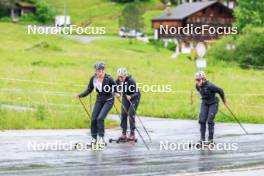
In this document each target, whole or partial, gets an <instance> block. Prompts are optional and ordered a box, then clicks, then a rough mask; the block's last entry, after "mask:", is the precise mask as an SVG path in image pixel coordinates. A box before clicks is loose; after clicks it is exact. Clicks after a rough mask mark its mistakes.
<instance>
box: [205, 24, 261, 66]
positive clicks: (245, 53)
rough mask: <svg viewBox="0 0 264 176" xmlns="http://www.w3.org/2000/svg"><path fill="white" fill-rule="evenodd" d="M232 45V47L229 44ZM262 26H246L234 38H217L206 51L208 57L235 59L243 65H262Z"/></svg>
mask: <svg viewBox="0 0 264 176" xmlns="http://www.w3.org/2000/svg"><path fill="white" fill-rule="evenodd" d="M232 45H233V46H234V48H232V47H230V46H232ZM263 51H264V28H253V27H251V26H248V27H246V28H245V29H244V30H243V32H242V34H240V35H239V36H237V38H236V39H234V38H233V37H231V36H227V37H223V38H222V39H220V40H218V42H217V43H216V44H214V45H213V46H212V47H211V48H210V49H209V51H208V57H209V58H212V59H215V60H222V61H227V62H232V61H235V62H237V63H239V64H240V65H241V66H243V67H251V66H263V65H264V53H263Z"/></svg>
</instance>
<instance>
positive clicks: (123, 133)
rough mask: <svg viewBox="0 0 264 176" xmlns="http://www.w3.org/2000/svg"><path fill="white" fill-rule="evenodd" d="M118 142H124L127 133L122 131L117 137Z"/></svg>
mask: <svg viewBox="0 0 264 176" xmlns="http://www.w3.org/2000/svg"><path fill="white" fill-rule="evenodd" d="M118 140H119V142H126V141H127V135H126V132H124V131H123V132H122V135H121V136H120V137H119V138H118Z"/></svg>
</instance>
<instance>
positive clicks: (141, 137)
mask: <svg viewBox="0 0 264 176" xmlns="http://www.w3.org/2000/svg"><path fill="white" fill-rule="evenodd" d="M117 99H118V98H117ZM118 100H119V99H118ZM119 102H120V103H121V106H122V108H123V109H124V111H125V113H126V114H127V116H128V118H129V120H131V117H130V116H129V114H128V112H127V109H126V108H125V106H124V105H123V103H122V102H121V101H120V100H119ZM114 107H115V109H116V112H117V113H118V110H117V108H116V106H115V105H114ZM118 114H120V113H118ZM120 118H121V117H120ZM135 129H136V131H137V133H138V135H139V137H140V139H141V140H142V141H143V143H144V145H145V147H146V148H147V149H148V150H150V149H149V146H148V145H147V143H146V141H145V140H144V138H143V136H142V135H141V133H140V132H139V130H138V128H137V127H136V126H135Z"/></svg>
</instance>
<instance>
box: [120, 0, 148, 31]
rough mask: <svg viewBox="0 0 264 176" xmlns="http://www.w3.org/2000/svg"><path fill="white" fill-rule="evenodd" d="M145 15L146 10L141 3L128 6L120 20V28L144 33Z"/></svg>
mask: <svg viewBox="0 0 264 176" xmlns="http://www.w3.org/2000/svg"><path fill="white" fill-rule="evenodd" d="M143 15H144V8H143V7H142V6H141V5H140V3H139V2H137V1H136V2H135V3H131V4H127V5H126V6H125V8H124V9H123V11H122V14H121V17H120V18H119V27H124V28H126V29H129V30H136V31H141V32H142V31H143V28H144V18H143Z"/></svg>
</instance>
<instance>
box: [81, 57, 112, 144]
mask: <svg viewBox="0 0 264 176" xmlns="http://www.w3.org/2000/svg"><path fill="white" fill-rule="evenodd" d="M94 69H95V74H94V75H93V76H92V77H91V79H90V81H89V84H88V87H87V89H86V90H85V91H84V92H83V93H81V94H79V95H77V98H82V97H86V96H87V95H89V94H90V93H91V92H92V91H93V90H94V89H95V90H96V92H97V97H96V102H95V105H94V109H93V112H92V119H91V136H92V139H91V144H95V143H99V144H106V143H105V140H104V133H105V127H104V120H105V118H106V116H107V114H108V113H109V111H110V110H111V108H112V107H113V105H114V92H115V93H116V92H117V90H116V82H115V81H114V80H113V78H112V77H111V76H110V75H108V74H106V73H105V64H104V63H103V62H97V63H96V64H95V65H94ZM107 87H108V88H107ZM109 87H110V89H109ZM97 135H99V140H97Z"/></svg>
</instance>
